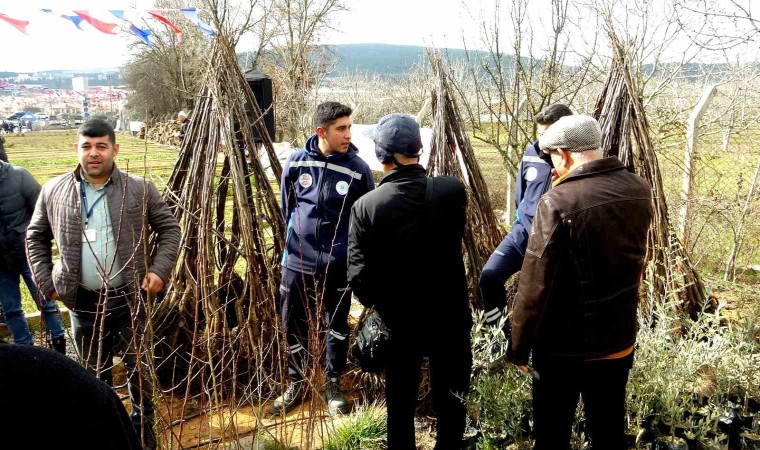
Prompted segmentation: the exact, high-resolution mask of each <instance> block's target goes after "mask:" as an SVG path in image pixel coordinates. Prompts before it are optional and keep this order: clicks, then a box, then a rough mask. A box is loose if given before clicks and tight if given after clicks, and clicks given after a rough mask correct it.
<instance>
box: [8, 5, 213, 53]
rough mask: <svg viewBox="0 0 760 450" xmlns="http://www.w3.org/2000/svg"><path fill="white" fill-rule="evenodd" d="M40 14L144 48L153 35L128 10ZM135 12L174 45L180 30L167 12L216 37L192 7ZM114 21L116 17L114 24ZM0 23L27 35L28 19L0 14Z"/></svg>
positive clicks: (180, 33)
mask: <svg viewBox="0 0 760 450" xmlns="http://www.w3.org/2000/svg"><path fill="white" fill-rule="evenodd" d="M40 11H41V12H42V13H44V14H46V15H49V16H52V17H56V18H60V19H63V20H66V21H67V22H69V23H71V24H72V25H74V26H75V27H76V28H77V30H79V31H85V29H84V28H82V26H81V24H82V22H85V23H87V24H89V25H90V26H92V27H93V28H94V29H96V30H98V31H100V32H101V33H104V34H109V35H116V34H118V32H119V31H122V32H124V33H129V34H131V35H133V36H136V37H137V38H138V39H140V41H142V42H143V43H144V44H145V45H147V46H148V47H150V46H151V42H150V37H151V35H152V34H153V31H152V30H151V29H150V28H146V27H143V26H138V23H140V22H139V21H138V20H133V18H131V17H130V16H131V11H126V10H121V9H112V10H108V13H110V14H111V16H109V17H108V18H106V17H103V16H101V15H98V16H97V17H96V15H95V14H93V13H92V12H90V11H87V10H72V11H61V10H58V9H53V8H43V9H40ZM136 12H137V15H138V16H139V17H140V18H144V19H146V20H144V22H146V23H147V22H148V21H147V19H153V20H156V21H158V22H160V23H162V24H164V25H166V26H167V27H169V28H170V29H171V30H172V31H174V33H175V35H176V42H177V44H180V43H181V42H182V29H181V28H180V27H179V26H177V25H176V24H175V23H173V22H172V21H171V20H170V19H169V18H168V17H167V13H171V12H175V13H180V14H181V17H184V18H185V19H186V20H188V21H190V22H191V23H192V24H193V25H195V26H196V27H197V28H198V29H199V30H200V31H201V32H202V33H203V34H205V35H207V36H215V35H216V31H215V30H214V28H213V27H212V26H211V25H209V24H207V23H205V22H203V21H202V20H201V19H200V17H199V16H198V10H197V9H196V8H180V9H150V10H146V11H136ZM114 18H116V20H115V21H114ZM0 22H5V23H7V24H8V25H10V26H12V27H13V28H15V29H16V30H18V31H19V32H21V33H23V34H25V35H29V32H28V30H27V27H28V26H29V24H30V23H31V21H30V20H23V19H19V18H16V17H11V16H9V15H7V14H4V13H0Z"/></svg>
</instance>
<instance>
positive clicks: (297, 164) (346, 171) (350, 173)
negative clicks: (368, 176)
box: [289, 161, 362, 180]
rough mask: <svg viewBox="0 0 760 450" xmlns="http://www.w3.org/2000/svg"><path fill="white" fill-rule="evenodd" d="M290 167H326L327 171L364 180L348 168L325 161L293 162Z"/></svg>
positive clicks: (359, 174) (360, 175)
mask: <svg viewBox="0 0 760 450" xmlns="http://www.w3.org/2000/svg"><path fill="white" fill-rule="evenodd" d="M289 167H324V168H326V169H327V170H332V171H335V172H340V173H342V174H345V175H348V176H350V177H352V178H355V179H357V180H361V179H362V174H361V173H359V172H356V171H353V170H351V169H349V168H348V167H343V166H339V165H337V164H331V163H326V162H324V161H292V162H291V163H290V166H289Z"/></svg>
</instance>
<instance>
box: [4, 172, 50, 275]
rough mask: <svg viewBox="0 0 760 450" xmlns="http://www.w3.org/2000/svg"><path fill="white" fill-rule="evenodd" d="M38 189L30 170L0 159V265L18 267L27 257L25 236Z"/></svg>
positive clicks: (9, 268) (11, 268) (38, 192)
mask: <svg viewBox="0 0 760 450" xmlns="http://www.w3.org/2000/svg"><path fill="white" fill-rule="evenodd" d="M40 189H41V188H40V184H39V183H37V180H35V179H34V177H33V176H32V174H30V173H29V172H27V171H26V170H24V169H22V168H20V167H15V166H12V165H10V164H8V163H5V162H1V161H0V269H5V270H17V269H19V268H20V266H21V263H22V262H23V261H24V259H26V249H25V245H24V243H25V239H24V238H25V236H26V228H27V226H28V225H29V220H30V219H31V218H32V213H34V205H35V203H36V202H37V197H38V196H39V195H40Z"/></svg>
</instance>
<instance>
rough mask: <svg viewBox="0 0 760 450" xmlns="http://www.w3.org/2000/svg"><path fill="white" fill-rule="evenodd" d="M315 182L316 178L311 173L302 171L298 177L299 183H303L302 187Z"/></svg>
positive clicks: (307, 186) (309, 185)
mask: <svg viewBox="0 0 760 450" xmlns="http://www.w3.org/2000/svg"><path fill="white" fill-rule="evenodd" d="M313 183H314V178H313V177H312V176H311V174H309V173H302V174H301V176H300V177H298V184H300V185H301V187H302V188H309V187H311V185H312V184H313Z"/></svg>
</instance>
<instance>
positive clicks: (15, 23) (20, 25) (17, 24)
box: [0, 13, 29, 35]
mask: <svg viewBox="0 0 760 450" xmlns="http://www.w3.org/2000/svg"><path fill="white" fill-rule="evenodd" d="M0 20H4V21H5V22H7V23H8V24H10V25H11V26H12V27H13V28H15V29H17V30H18V31H20V32H22V33H24V34H26V35H28V34H29V33H28V32H27V31H26V26H27V25H29V21H28V20H19V19H14V18H11V17H8V16H6V15H5V14H3V13H0Z"/></svg>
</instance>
